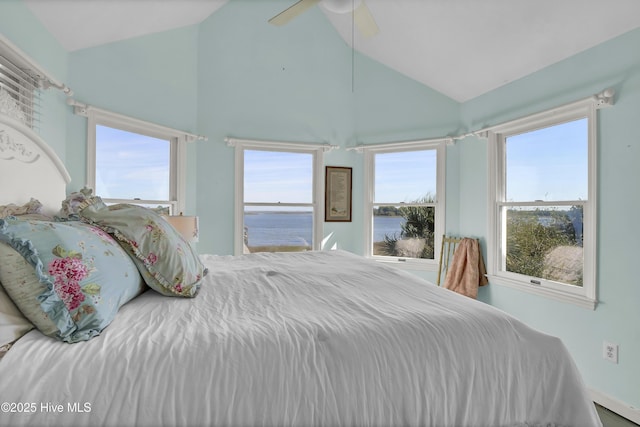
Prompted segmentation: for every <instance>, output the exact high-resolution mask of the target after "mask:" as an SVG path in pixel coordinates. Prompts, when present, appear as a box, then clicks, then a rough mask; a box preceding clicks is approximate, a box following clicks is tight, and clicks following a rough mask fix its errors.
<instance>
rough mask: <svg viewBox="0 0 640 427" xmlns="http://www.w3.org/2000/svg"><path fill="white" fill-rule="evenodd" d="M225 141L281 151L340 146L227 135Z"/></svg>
mask: <svg viewBox="0 0 640 427" xmlns="http://www.w3.org/2000/svg"><path fill="white" fill-rule="evenodd" d="M224 142H226V143H227V145H228V146H229V147H235V146H237V145H246V146H251V147H253V148H257V149H260V148H264V149H270V150H281V151H289V150H291V151H298V149H299V148H300V147H304V149H305V150H307V149H309V150H316V149H320V150H322V151H331V150H335V149H337V148H339V146H337V145H331V144H317V143H311V142H292V141H267V140H260V139H241V138H233V137H230V136H228V137H226V138H225V139H224Z"/></svg>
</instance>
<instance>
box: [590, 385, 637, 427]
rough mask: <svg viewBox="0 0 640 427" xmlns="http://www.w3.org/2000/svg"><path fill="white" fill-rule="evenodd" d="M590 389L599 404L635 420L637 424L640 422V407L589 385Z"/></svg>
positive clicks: (594, 399)
mask: <svg viewBox="0 0 640 427" xmlns="http://www.w3.org/2000/svg"><path fill="white" fill-rule="evenodd" d="M588 391H589V394H590V395H591V399H592V400H593V401H594V402H596V403H597V404H599V405H601V406H604V407H605V408H607V409H609V410H611V411H613V412H615V413H616V414H618V415H620V416H622V417H624V418H626V419H628V420H630V421H633V422H634V423H636V424H640V409H638V408H634V407H633V406H630V405H627V404H626V403H624V402H622V401H620V400H618V399H615V398H613V397H611V396H608V395H606V394H604V393H602V392H601V391H598V390H596V389H593V388H590V387H589V388H588Z"/></svg>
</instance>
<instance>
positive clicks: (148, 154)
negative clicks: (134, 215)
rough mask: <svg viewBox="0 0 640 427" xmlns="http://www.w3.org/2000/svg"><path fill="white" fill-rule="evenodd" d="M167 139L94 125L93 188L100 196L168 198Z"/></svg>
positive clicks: (168, 150) (169, 145)
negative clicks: (94, 184) (94, 161)
mask: <svg viewBox="0 0 640 427" xmlns="http://www.w3.org/2000/svg"><path fill="white" fill-rule="evenodd" d="M170 150H171V144H170V142H169V141H168V140H163V139H157V138H152V137H149V136H145V135H140V134H136V133H131V132H127V131H122V130H119V129H113V128H109V127H106V126H100V125H98V126H96V188H95V194H96V195H97V196H100V197H103V198H116V199H120V198H122V199H133V198H140V199H147V200H169V183H170V182H169V179H170V178H169V166H170V153H171V151H170Z"/></svg>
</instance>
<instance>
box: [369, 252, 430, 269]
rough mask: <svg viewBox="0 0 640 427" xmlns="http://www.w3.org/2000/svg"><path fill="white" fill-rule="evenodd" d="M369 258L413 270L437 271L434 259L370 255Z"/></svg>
mask: <svg viewBox="0 0 640 427" xmlns="http://www.w3.org/2000/svg"><path fill="white" fill-rule="evenodd" d="M371 259H373V260H375V261H377V262H381V263H384V264H389V265H393V266H394V267H397V268H400V269H403V270H413V271H438V263H437V262H434V261H418V260H416V259H412V258H397V257H379V256H372V257H371Z"/></svg>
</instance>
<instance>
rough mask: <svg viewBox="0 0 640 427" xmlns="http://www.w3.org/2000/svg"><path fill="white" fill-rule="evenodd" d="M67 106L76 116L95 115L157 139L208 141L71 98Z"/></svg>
mask: <svg viewBox="0 0 640 427" xmlns="http://www.w3.org/2000/svg"><path fill="white" fill-rule="evenodd" d="M67 104H68V105H70V106H72V107H73V113H74V114H76V115H78V116H83V117H87V118H89V119H91V116H92V115H93V116H95V115H96V114H97V115H98V116H99V117H100V118H101V119H103V120H110V121H113V122H118V123H120V124H122V125H123V126H127V127H128V128H130V129H132V130H133V131H135V132H139V133H145V134H147V135H149V134H150V132H151V133H152V134H151V136H157V137H158V138H166V137H167V135H168V136H171V137H172V138H179V139H181V140H183V141H184V142H193V141H207V140H208V138H207V137H206V136H202V135H196V134H193V133H189V132H185V131H183V130H179V129H174V128H170V127H167V126H162V125H159V124H157V123H152V122H147V121H145V120H141V119H136V118H135V117H130V116H126V115H124V114H120V113H116V112H113V111H109V110H104V109H102V108H98V107H95V106H93V105H89V104H84V103H82V102H78V101H76V100H75V99H72V98H69V99H68V100H67Z"/></svg>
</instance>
